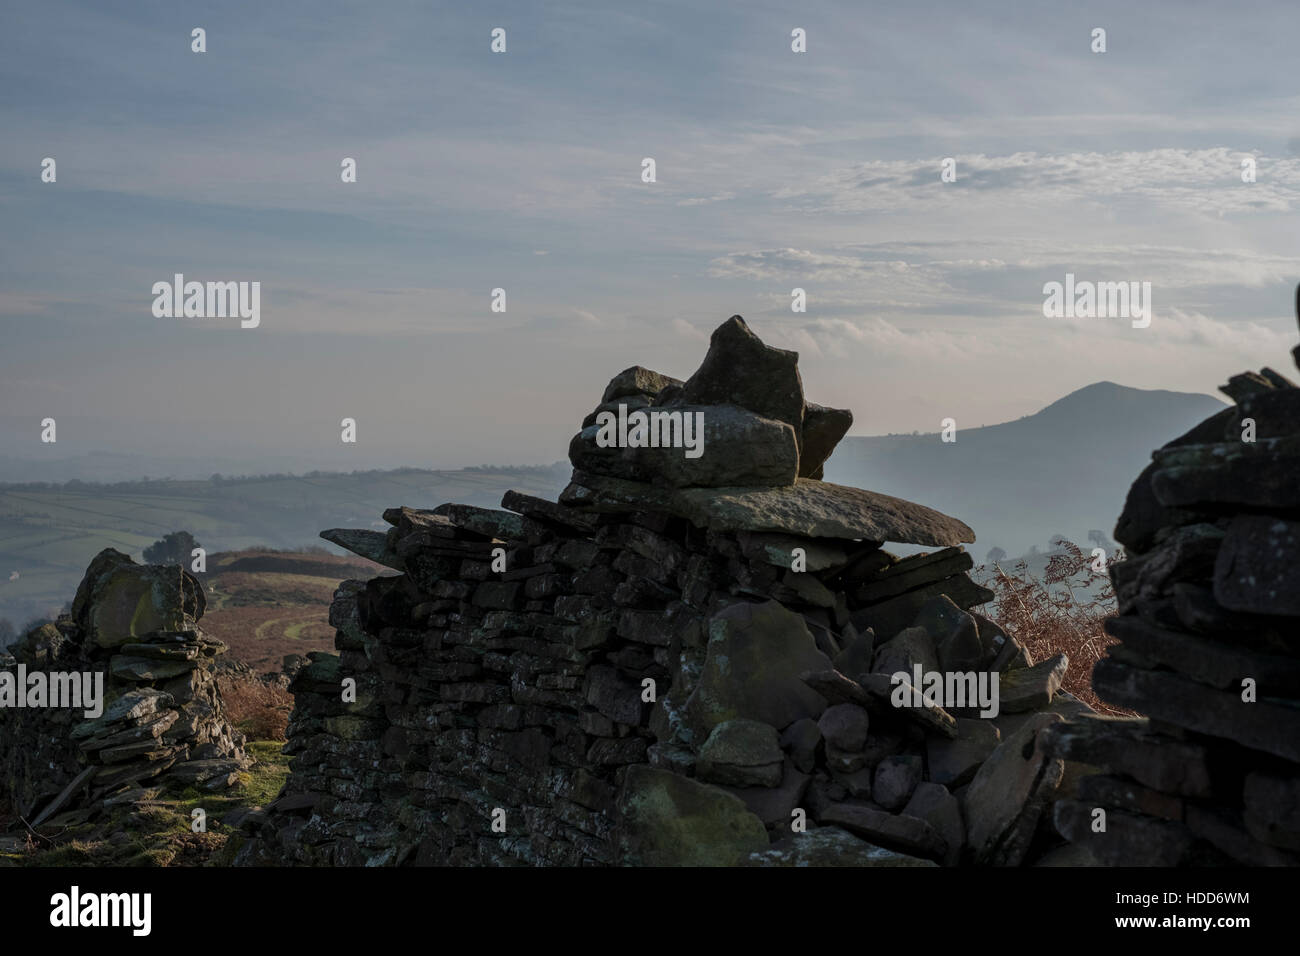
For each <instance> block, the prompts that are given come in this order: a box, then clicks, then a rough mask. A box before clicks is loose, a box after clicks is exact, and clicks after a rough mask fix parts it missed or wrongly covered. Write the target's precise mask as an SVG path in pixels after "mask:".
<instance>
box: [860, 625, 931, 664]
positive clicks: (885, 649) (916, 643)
mask: <svg viewBox="0 0 1300 956" xmlns="http://www.w3.org/2000/svg"><path fill="white" fill-rule="evenodd" d="M917 665H920V667H921V671H922V673H927V674H928V673H930V672H932V671H937V670H938V669H939V657H938V655H937V654H936V653H935V650H934V641H933V640H932V639H931V637H930V635H929V633H928V632H927V631H926V630H925V629H924V628H920V627H909V628H907V629H905V630H903V631H900V632H899V633H898V634H897V635H895V636H894V637H893V638H891V639H890V640H888V641H886V642H885V643H884V644H881V645H880V646H879V647H877V648H876V657H875V660H874V661H873V663H872V668H871V669H872V671H873V672H874V673H876V674H886V675H890V674H896V673H898V672H899V671H902V672H903V673H905V674H907V675H909V676H911V674H912V673H913V668H914V667H916V666H917Z"/></svg>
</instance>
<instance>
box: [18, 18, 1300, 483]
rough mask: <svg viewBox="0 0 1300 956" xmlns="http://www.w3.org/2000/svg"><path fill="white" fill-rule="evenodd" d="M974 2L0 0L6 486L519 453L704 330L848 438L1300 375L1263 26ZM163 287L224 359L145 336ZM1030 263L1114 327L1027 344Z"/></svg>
mask: <svg viewBox="0 0 1300 956" xmlns="http://www.w3.org/2000/svg"><path fill="white" fill-rule="evenodd" d="M972 6H974V5H972V4H969V3H965V2H952V3H933V4H931V3H918V2H908V3H905V4H897V5H885V4H873V5H870V7H868V6H867V5H864V4H859V3H848V2H844V3H822V2H816V0H801V2H800V3H797V4H791V3H783V4H778V3H768V2H756V0H744V2H736V3H708V4H701V3H698V2H696V0H690V2H681V3H676V2H672V3H656V2H641V3H629V2H610V0H601V2H592V3H552V2H548V3H536V2H527V3H489V2H485V3H475V4H455V5H453V4H449V3H442V4H437V3H428V2H419V3H385V2H376V3H370V4H361V3H350V4H336V3H321V2H314V3H311V4H307V3H272V4H268V3H262V2H257V3H248V4H244V3H229V2H222V3H212V4H187V3H174V2H166V3H142V2H134V0H133V2H129V3H126V2H122V3H111V2H91V3H84V4H81V3H62V2H55V0H42V2H40V3H33V4H16V3H15V4H8V5H6V8H5V10H4V12H3V14H0V130H3V133H2V134H0V217H2V219H3V228H2V229H0V343H3V344H2V345H0V437H2V438H3V450H2V451H0V453H3V454H5V455H11V456H21V457H33V458H40V457H50V456H52V455H59V456H63V455H73V454H78V453H81V452H84V451H88V450H90V449H92V448H116V449H118V450H123V451H129V452H141V453H143V452H149V453H153V454H164V453H165V454H171V455H190V454H196V453H198V452H200V451H202V450H204V449H208V450H211V451H213V452H214V453H216V454H228V455H230V456H231V457H232V458H239V459H241V460H244V459H248V458H250V457H254V458H255V457H257V456H258V455H265V454H270V453H272V452H280V453H282V454H293V455H297V456H300V457H302V458H305V459H311V460H313V461H318V462H319V463H320V464H321V465H322V466H329V465H334V466H337V467H344V468H352V467H369V466H380V465H382V466H387V465H394V464H401V463H405V464H412V465H434V466H445V467H455V466H459V465H467V464H474V463H479V462H491V463H505V462H542V461H553V460H556V459H559V458H562V457H564V454H565V449H566V446H567V441H568V438H569V436H570V435H571V434H572V433H573V432H574V431H576V429H577V426H578V423H579V422H580V420H581V418H582V416H583V415H584V414H585V413H586V412H588V411H589V410H590V409H591V408H592V407H593V406H594V405H595V403H596V402H597V401H598V399H599V396H600V392H601V390H602V389H603V387H604V384H605V383H606V381H607V380H608V379H609V378H610V377H611V376H612V375H613V374H614V373H615V372H617V371H619V370H620V369H622V368H624V367H626V366H629V365H632V364H642V365H648V366H650V367H652V368H656V369H658V370H660V371H663V372H666V373H669V374H672V375H677V376H679V377H684V376H686V375H688V374H689V373H690V372H691V371H692V370H693V369H694V368H695V367H696V365H697V364H698V362H699V360H700V358H701V357H702V355H703V352H704V348H705V345H706V341H707V337H708V334H709V332H710V331H711V330H712V328H713V327H714V326H716V325H717V324H718V323H720V322H721V321H722V320H724V319H725V318H726V317H727V316H729V315H731V314H733V313H740V314H742V315H744V316H745V318H746V320H747V321H749V323H750V324H751V326H752V327H753V328H754V329H755V330H756V331H757V332H758V333H759V334H760V335H761V336H762V337H763V338H764V339H765V340H767V341H768V342H770V343H772V344H776V345H781V346H784V347H787V348H794V349H797V350H798V351H799V353H800V357H801V359H800V364H801V369H802V373H803V378H804V383H805V389H806V391H807V393H808V396H809V398H811V399H812V400H815V401H820V402H823V403H827V404H834V405H840V406H847V407H850V408H852V409H853V411H854V413H855V415H856V424H855V427H854V432H856V433H859V434H878V433H884V432H888V431H910V430H913V429H920V430H923V431H934V430H937V429H938V428H939V421H940V419H941V418H943V417H947V416H952V417H954V418H956V420H957V423H958V426H959V427H961V426H963V425H972V426H974V425H979V424H986V423H987V424H992V423H994V422H997V421H1003V420H1007V419H1011V418H1016V417H1018V416H1020V415H1023V414H1026V413H1029V412H1032V411H1035V410H1037V409H1038V408H1040V407H1042V406H1043V405H1046V404H1047V403H1049V402H1051V401H1052V400H1054V399H1056V398H1059V397H1060V396H1061V395H1063V394H1065V393H1066V392H1068V391H1071V390H1073V389H1075V388H1078V387H1081V386H1083V385H1086V384H1088V383H1091V382H1095V381H1099V380H1111V381H1115V382H1119V383H1121V384H1125V385H1132V386H1137V387H1143V388H1169V389H1177V390H1185V391H1201V392H1212V391H1213V390H1214V388H1215V386H1217V385H1218V384H1219V383H1220V382H1222V381H1224V380H1225V379H1226V377H1227V376H1228V375H1229V374H1232V373H1235V372H1237V371H1240V370H1242V369H1245V368H1257V367H1259V366H1261V365H1264V364H1270V365H1273V366H1274V367H1276V368H1278V369H1279V370H1282V371H1284V372H1287V373H1290V372H1294V367H1293V366H1292V365H1291V362H1290V357H1289V354H1288V353H1289V350H1290V348H1291V346H1292V345H1294V344H1295V342H1296V341H1297V333H1296V326H1295V320H1294V317H1293V316H1292V299H1293V286H1294V284H1295V282H1296V281H1297V279H1300V229H1298V228H1297V227H1298V226H1300V222H1298V220H1297V209H1296V207H1297V204H1298V203H1300V87H1297V84H1296V80H1295V78H1294V77H1295V73H1296V69H1295V56H1294V45H1295V37H1296V35H1297V33H1298V32H1300V30H1298V29H1297V28H1300V9H1298V8H1297V7H1296V6H1295V4H1294V2H1285V3H1278V4H1269V3H1257V4H1249V5H1246V6H1245V7H1242V6H1238V5H1225V4H1221V3H1188V2H1168V3H1142V4H1133V3H1132V2H1131V0H1125V2H1120V3H1096V2H1089V3H1086V4H1081V3H1080V4H1065V3H1057V4H1030V3H1025V2H1024V0H1015V2H1009V3H981V4H979V5H978V6H979V7H980V9H979V10H974V9H972ZM1049 7H1054V8H1056V9H1048V8H1049ZM194 27H203V28H204V29H205V30H206V31H207V52H206V53H202V54H199V53H193V52H191V50H190V45H191V39H190V31H191V29H192V28H194ZM494 27H502V28H504V29H505V30H506V31H507V52H505V53H504V54H494V53H492V52H491V51H490V49H489V44H490V39H491V38H490V32H491V30H492V29H493V28H494ZM795 27H801V28H803V29H805V30H806V31H807V46H808V51H807V53H803V54H797V53H793V52H791V49H790V43H791V39H790V33H791V30H792V29H793V28H795ZM1094 27H1102V28H1104V29H1105V30H1106V31H1107V36H1106V41H1107V52H1105V53H1100V54H1099V53H1093V52H1091V50H1090V46H1091V43H1092V40H1091V33H1092V30H1093V28H1094ZM47 156H48V157H53V158H55V160H56V161H57V175H58V179H57V182H55V183H53V184H49V183H42V182H41V179H40V172H41V161H42V159H43V158H45V157H47ZM1245 156H1253V157H1255V158H1256V161H1257V176H1258V181H1257V182H1255V183H1253V184H1246V183H1243V182H1242V181H1241V159H1242V158H1243V157H1245ZM343 157H354V158H355V159H356V160H357V163H358V181H357V182H356V183H354V184H344V183H342V182H341V181H340V162H341V160H342V159H343ZM644 157H653V158H654V159H655V161H656V165H657V178H658V181H657V182H656V183H654V184H646V183H643V182H642V181H641V161H642V159H643V158H644ZM944 157H955V158H956V160H957V181H956V182H955V183H943V182H941V181H940V163H941V161H942V159H943V158H944ZM177 272H180V273H183V274H185V276H186V277H187V278H188V279H197V280H201V281H202V280H246V281H252V280H257V281H260V282H261V284H262V321H261V326H260V327H259V328H257V329H240V328H239V324H238V321H237V320H231V319H159V318H155V317H154V316H153V315H152V313H151V308H150V307H151V304H152V301H153V296H152V294H151V291H150V289H151V286H152V285H153V283H154V282H157V281H160V280H170V278H171V277H172V275H173V274H174V273H177ZM1067 272H1073V273H1074V274H1075V275H1076V276H1077V277H1079V278H1080V279H1091V280H1096V281H1139V282H1141V281H1149V282H1151V283H1152V295H1153V301H1154V320H1153V321H1152V323H1151V326H1150V327H1149V328H1146V329H1134V328H1132V327H1131V324H1130V323H1129V322H1128V321H1126V320H1123V319H1077V320H1069V319H1045V318H1044V317H1043V314H1042V306H1043V299H1044V295H1043V291H1042V287H1043V284H1044V283H1045V282H1048V281H1053V280H1055V281H1062V280H1063V279H1064V276H1065V274H1066V273H1067ZM796 286H798V287H802V288H804V289H806V290H807V295H808V311H807V313H806V314H794V313H792V312H791V309H790V291H791V289H792V288H794V287H796ZM495 287H503V288H505V289H506V293H507V302H508V311H507V312H506V313H505V314H494V313H492V312H491V311H490V310H489V304H490V294H491V290H492V289H493V288H495ZM47 416H48V417H54V418H56V419H57V421H58V423H59V442H58V445H57V448H53V447H50V446H42V445H41V444H40V441H39V431H40V426H39V422H40V419H42V418H44V417H47ZM344 416H351V417H353V418H356V419H357V421H358V424H359V442H358V444H357V445H356V446H345V445H342V444H341V443H340V441H339V430H340V429H339V420H340V419H341V418H343V417H344Z"/></svg>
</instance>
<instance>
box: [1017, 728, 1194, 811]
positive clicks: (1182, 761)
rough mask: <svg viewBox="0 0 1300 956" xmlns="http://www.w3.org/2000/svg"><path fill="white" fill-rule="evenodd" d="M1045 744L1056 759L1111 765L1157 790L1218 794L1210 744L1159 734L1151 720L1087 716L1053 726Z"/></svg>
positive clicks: (1186, 793) (1045, 749)
mask: <svg viewBox="0 0 1300 956" xmlns="http://www.w3.org/2000/svg"><path fill="white" fill-rule="evenodd" d="M1040 742H1041V744H1042V747H1043V750H1044V751H1045V752H1046V753H1048V754H1051V755H1052V756H1054V757H1058V758H1063V759H1065V760H1075V761H1079V762H1081V763H1086V764H1095V765H1097V766H1100V767H1110V768H1112V770H1113V771H1114V772H1116V773H1120V774H1124V775H1126V776H1129V777H1132V778H1133V779H1134V780H1136V781H1138V782H1139V783H1143V784H1146V785H1147V786H1149V787H1153V788H1154V789H1156V790H1161V791H1164V792H1166V793H1176V794H1184V795H1186V796H1189V797H1205V798H1208V797H1210V796H1212V795H1213V787H1212V785H1211V780H1210V767H1209V754H1208V752H1207V751H1206V749H1205V747H1203V746H1202V745H1200V744H1197V743H1192V742H1191V741H1182V740H1173V739H1171V738H1169V737H1166V736H1163V735H1161V734H1157V733H1155V732H1153V731H1152V729H1151V725H1150V721H1148V720H1147V719H1146V718H1130V717H1102V716H1096V715H1094V716H1090V717H1082V718H1078V719H1076V720H1072V721H1067V722H1062V723H1058V724H1053V725H1052V726H1050V727H1048V728H1047V729H1046V730H1044V731H1043V734H1042V737H1041V738H1040Z"/></svg>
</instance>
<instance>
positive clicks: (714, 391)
mask: <svg viewBox="0 0 1300 956" xmlns="http://www.w3.org/2000/svg"><path fill="white" fill-rule="evenodd" d="M798 362H799V355H798V353H796V352H789V351H786V350H785V349H777V348H772V347H771V346H769V345H764V344H763V342H762V340H761V339H759V337H758V336H757V335H755V334H754V333H753V332H752V331H750V328H749V326H748V325H746V324H745V320H744V319H742V318H741V317H740V316H738V315H733V316H732V317H731V318H730V319H728V320H727V321H726V322H724V323H722V324H721V325H720V326H718V327H717V328H716V329H714V330H713V335H712V336H711V337H710V339H709V351H708V353H707V354H706V355H705V356H704V361H703V362H702V363H701V364H700V367H699V368H698V369H696V371H695V374H694V375H692V376H691V377H690V378H688V379H687V380H686V382H685V383H683V385H682V390H681V392H680V394H679V395H678V396H677V397H676V398H675V399H674V402H675V403H679V404H683V405H739V406H740V407H741V408H747V409H749V410H750V411H751V412H755V413H756V414H759V415H762V416H763V417H764V418H774V419H776V420H777V421H779V422H787V423H788V424H789V425H790V426H791V427H792V428H794V430H795V432H796V433H797V434H798V435H800V436H802V434H803V414H804V397H803V382H802V381H801V380H800V378H799V367H798Z"/></svg>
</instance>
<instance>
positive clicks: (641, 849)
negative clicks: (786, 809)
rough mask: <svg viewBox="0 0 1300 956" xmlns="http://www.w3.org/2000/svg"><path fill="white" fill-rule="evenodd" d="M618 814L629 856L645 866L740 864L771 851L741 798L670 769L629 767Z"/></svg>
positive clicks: (761, 823)
mask: <svg viewBox="0 0 1300 956" xmlns="http://www.w3.org/2000/svg"><path fill="white" fill-rule="evenodd" d="M619 811H620V814H621V817H622V820H623V829H622V833H621V841H622V846H623V853H624V857H625V859H627V860H628V862H630V863H633V864H637V865H641V866H736V865H739V864H742V863H744V862H746V861H747V860H748V859H749V857H750V855H751V854H754V853H760V852H763V851H764V850H766V849H767V848H768V839H767V830H766V828H765V827H764V826H763V822H762V821H761V820H760V819H759V818H758V817H756V816H754V814H752V813H750V812H749V810H748V809H747V808H746V807H745V804H744V803H743V802H742V801H741V800H740V799H739V798H737V797H735V796H733V795H732V794H730V793H727V792H726V791H725V790H722V789H720V788H718V787H714V786H711V785H709V784H706V783H700V782H698V781H696V780H690V779H688V778H686V777H682V776H678V775H677V774H674V773H669V772H668V771H665V770H655V769H652V768H650V767H646V766H633V767H629V768H628V772H627V780H626V782H625V783H624V787H623V791H622V793H621V794H620V796H619Z"/></svg>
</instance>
